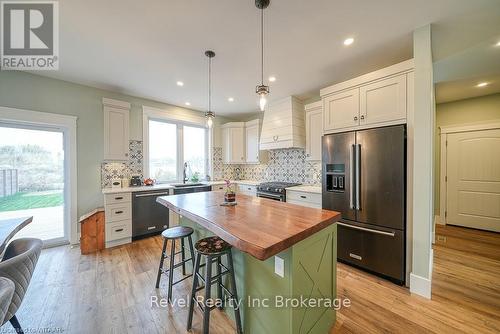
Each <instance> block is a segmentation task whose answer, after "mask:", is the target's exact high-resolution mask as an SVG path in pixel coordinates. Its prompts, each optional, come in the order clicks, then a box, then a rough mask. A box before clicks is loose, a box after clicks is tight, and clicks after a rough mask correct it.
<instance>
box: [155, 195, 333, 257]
mask: <svg viewBox="0 0 500 334" xmlns="http://www.w3.org/2000/svg"><path fill="white" fill-rule="evenodd" d="M223 200H224V194H223V193H222V192H202V193H193V194H185V195H174V196H162V197H158V198H157V201H158V202H159V203H160V204H163V205H165V206H166V207H168V208H169V209H170V210H172V211H174V212H176V213H178V214H180V215H182V216H184V217H186V218H188V219H190V220H192V221H194V222H196V223H198V224H200V225H201V226H203V227H204V228H206V229H208V230H209V231H211V232H212V233H214V234H216V235H218V236H219V237H221V238H222V239H224V240H225V241H226V242H228V243H230V244H231V245H232V246H233V247H235V248H237V249H239V250H241V251H243V252H245V253H248V254H250V255H252V256H254V257H255V258H257V259H259V260H266V259H268V258H270V257H271V256H273V255H276V254H278V253H280V252H282V251H284V250H285V249H288V248H290V247H291V246H293V245H294V244H296V243H298V242H300V241H302V240H304V239H306V238H307V237H309V236H311V235H313V234H315V233H317V232H319V231H321V230H322V229H324V228H326V227H327V226H329V225H331V224H333V223H335V222H337V221H338V220H339V219H340V213H338V212H335V211H330V210H323V209H314V208H309V207H304V206H299V205H294V204H290V203H284V202H278V201H274V200H270V199H265V198H259V197H255V196H247V195H243V194H237V195H236V200H237V202H238V205H236V206H233V207H225V206H221V205H220V203H222V202H223Z"/></svg>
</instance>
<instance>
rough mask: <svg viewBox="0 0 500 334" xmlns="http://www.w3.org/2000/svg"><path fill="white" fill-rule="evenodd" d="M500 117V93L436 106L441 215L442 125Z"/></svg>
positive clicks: (436, 172)
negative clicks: (440, 128)
mask: <svg viewBox="0 0 500 334" xmlns="http://www.w3.org/2000/svg"><path fill="white" fill-rule="evenodd" d="M494 119H496V120H498V119H500V94H493V95H487V96H481V97H476V98H471V99H466V100H460V101H454V102H449V103H441V104H438V105H437V107H436V135H435V142H434V145H435V146H434V147H435V150H434V152H435V153H434V154H435V157H434V159H435V162H436V163H435V167H434V168H435V170H434V175H435V177H436V179H435V182H434V201H435V202H434V208H435V209H434V212H435V214H436V215H439V178H440V168H441V137H440V135H439V127H440V126H448V125H461V124H467V123H474V122H485V121H489V120H494Z"/></svg>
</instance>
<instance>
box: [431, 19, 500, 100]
mask: <svg viewBox="0 0 500 334" xmlns="http://www.w3.org/2000/svg"><path fill="white" fill-rule="evenodd" d="M496 27H497V31H498V35H497V36H496V37H492V38H488V39H486V40H484V41H481V42H479V43H477V44H476V45H473V46H471V47H469V48H466V49H464V50H461V51H459V52H457V53H454V54H451V55H449V56H447V57H445V58H442V59H440V60H438V61H436V62H434V82H435V83H436V102H437V103H444V102H451V101H457V100H462V99H467V98H471V97H478V96H483V95H490V94H494V93H499V92H500V45H498V46H497V43H499V42H500V20H499V21H498V22H497V23H496ZM482 82H486V83H487V84H488V85H487V86H485V87H478V86H477V85H478V84H479V83H482Z"/></svg>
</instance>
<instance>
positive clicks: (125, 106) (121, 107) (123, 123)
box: [103, 98, 130, 161]
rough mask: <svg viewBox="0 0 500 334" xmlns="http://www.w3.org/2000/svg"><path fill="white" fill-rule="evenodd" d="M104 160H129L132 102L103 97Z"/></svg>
mask: <svg viewBox="0 0 500 334" xmlns="http://www.w3.org/2000/svg"><path fill="white" fill-rule="evenodd" d="M103 105H104V160H111V161H113V160H118V161H119V160H128V152H129V117H130V116H129V114H130V103H127V102H122V101H118V100H112V99H107V98H104V99H103Z"/></svg>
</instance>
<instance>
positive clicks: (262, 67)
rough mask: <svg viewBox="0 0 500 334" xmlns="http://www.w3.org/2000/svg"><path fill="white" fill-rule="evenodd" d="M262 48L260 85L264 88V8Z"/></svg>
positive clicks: (262, 14) (261, 24) (261, 11)
mask: <svg viewBox="0 0 500 334" xmlns="http://www.w3.org/2000/svg"><path fill="white" fill-rule="evenodd" d="M260 46H261V49H260V50H261V54H260V64H261V67H260V69H261V77H260V83H261V85H262V86H264V8H261V10H260Z"/></svg>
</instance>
